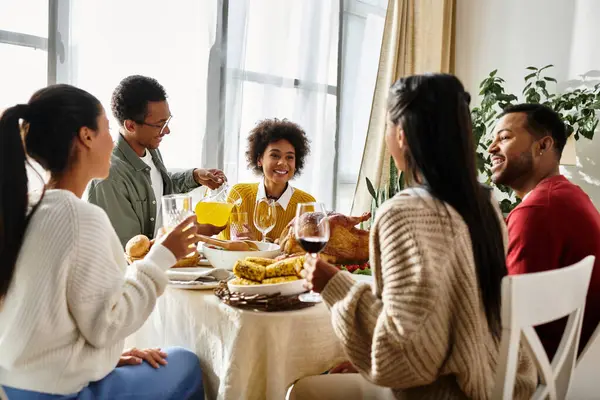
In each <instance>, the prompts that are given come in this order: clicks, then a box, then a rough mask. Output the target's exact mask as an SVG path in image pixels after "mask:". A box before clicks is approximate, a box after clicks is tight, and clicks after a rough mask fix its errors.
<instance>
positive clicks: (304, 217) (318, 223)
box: [294, 203, 329, 303]
mask: <svg viewBox="0 0 600 400" xmlns="http://www.w3.org/2000/svg"><path fill="white" fill-rule="evenodd" d="M294 234H295V236H296V240H298V242H299V243H300V246H302V248H303V249H304V250H305V251H306V252H308V253H309V254H310V255H311V256H312V257H315V258H316V257H317V255H318V253H320V252H321V250H323V249H324V248H325V246H327V242H328V241H329V220H328V219H327V211H326V210H325V206H324V205H323V204H321V203H300V204H298V207H297V208H296V219H295V220H294ZM298 298H299V299H300V300H301V301H304V302H307V303H318V302H320V301H321V295H319V294H318V293H316V292H313V291H312V290H311V291H310V293H305V294H302V295H300V296H299V297H298Z"/></svg>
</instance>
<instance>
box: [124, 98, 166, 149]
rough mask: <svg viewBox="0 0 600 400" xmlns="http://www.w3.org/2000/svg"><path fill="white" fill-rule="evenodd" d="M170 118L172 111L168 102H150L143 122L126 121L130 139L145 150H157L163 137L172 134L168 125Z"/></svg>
mask: <svg viewBox="0 0 600 400" xmlns="http://www.w3.org/2000/svg"><path fill="white" fill-rule="evenodd" d="M170 117H171V111H170V109H169V103H168V102H167V101H166V100H165V101H149V102H148V105H147V109H146V117H145V118H144V120H143V121H131V120H126V121H125V128H126V130H127V133H128V138H130V139H132V140H134V141H135V142H136V144H138V145H139V146H141V147H143V148H145V149H151V150H154V149H157V148H158V146H160V143H161V142H162V140H163V137H164V136H165V135H168V134H169V133H171V131H170V129H169V125H168V124H167V122H169V121H170ZM165 124H167V125H165Z"/></svg>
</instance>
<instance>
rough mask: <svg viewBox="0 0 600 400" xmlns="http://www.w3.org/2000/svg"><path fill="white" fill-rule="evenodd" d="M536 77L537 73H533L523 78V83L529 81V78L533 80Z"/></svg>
mask: <svg viewBox="0 0 600 400" xmlns="http://www.w3.org/2000/svg"><path fill="white" fill-rule="evenodd" d="M536 75H537V72H533V73H531V74H529V75H527V76H525V82H527V81H528V80H530V79H531V78H533V77H534V76H536Z"/></svg>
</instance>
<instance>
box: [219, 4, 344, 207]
mask: <svg viewBox="0 0 600 400" xmlns="http://www.w3.org/2000/svg"><path fill="white" fill-rule="evenodd" d="M339 5H340V2H339V0H304V1H294V2H285V1H281V0H246V1H243V0H239V1H238V0H236V1H230V2H229V7H228V9H227V27H228V29H227V34H226V42H225V47H226V48H227V60H226V64H225V66H226V77H225V88H226V90H225V101H226V107H225V109H224V129H225V131H224V132H225V135H224V153H225V157H224V160H225V169H226V173H227V175H228V176H229V177H230V179H232V180H235V181H239V182H252V181H256V180H258V179H259V177H257V176H255V175H253V174H252V172H251V171H249V170H248V169H247V168H246V159H245V154H244V152H245V149H246V138H247V136H248V133H249V132H250V130H251V129H252V128H253V127H254V126H255V124H256V123H257V122H258V121H260V120H262V119H265V118H279V119H283V118H287V119H289V120H291V121H293V122H296V123H298V124H299V125H301V126H302V127H303V128H304V130H305V131H306V133H307V136H308V137H309V139H310V140H311V155H310V156H309V158H308V159H307V161H306V164H305V169H304V171H303V174H302V175H301V176H299V177H298V178H297V179H295V180H294V183H293V184H294V186H296V187H299V188H301V189H303V190H305V191H307V192H309V193H311V194H313V195H314V196H315V197H316V198H318V199H319V200H320V201H323V202H325V203H327V204H328V205H332V204H333V195H334V187H333V180H334V165H335V136H336V108H337V107H336V102H337V93H338V90H337V69H338V51H339V49H338V36H339V19H340V18H339V16H340V13H339Z"/></svg>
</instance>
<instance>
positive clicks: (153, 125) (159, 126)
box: [134, 115, 173, 135]
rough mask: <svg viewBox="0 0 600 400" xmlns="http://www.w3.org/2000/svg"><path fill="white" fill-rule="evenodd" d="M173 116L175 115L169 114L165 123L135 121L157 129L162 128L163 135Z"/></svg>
mask: <svg viewBox="0 0 600 400" xmlns="http://www.w3.org/2000/svg"><path fill="white" fill-rule="evenodd" d="M172 118H173V115H169V118H168V119H167V120H166V121H165V123H164V124H162V125H161V124H150V123H148V122H145V121H135V120H134V122H135V123H138V124H140V125H146V126H151V127H152V128H156V129H160V132H159V134H161V135H162V133H163V131H164V130H165V128H166V127H167V126H168V125H169V122H171V119H172Z"/></svg>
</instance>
